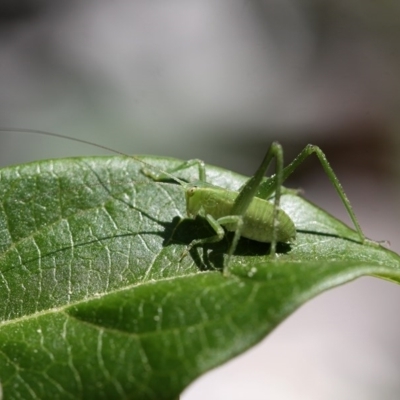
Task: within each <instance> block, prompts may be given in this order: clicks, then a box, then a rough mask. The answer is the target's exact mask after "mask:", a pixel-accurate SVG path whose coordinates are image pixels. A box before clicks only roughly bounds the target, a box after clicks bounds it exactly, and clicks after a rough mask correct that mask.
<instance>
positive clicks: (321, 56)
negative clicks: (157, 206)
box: [0, 0, 400, 400]
mask: <svg viewBox="0 0 400 400" xmlns="http://www.w3.org/2000/svg"><path fill="white" fill-rule="evenodd" d="M399 43H400V3H399V2H396V1H393V0H392V1H389V0H381V1H379V2H378V1H375V0H364V1H357V0H347V1H345V0H340V1H338V0H336V1H333V0H322V1H315V0H298V1H295V0H279V1H278V0H269V1H267V0H263V1H262V0H242V1H236V0H214V1H211V0H202V1H200V0H186V1H179V0H170V1H151V2H150V1H144V0H135V1H128V0H116V1H113V2H109V1H105V0H97V1H96V2H94V1H87V2H82V1H76V0H75V1H74V0H71V1H68V2H60V1H59V2H57V1H50V0H41V1H38V0H24V1H22V0H19V1H18V0H4V1H2V2H1V3H0V88H1V90H0V125H1V126H3V127H14V128H15V127H21V128H31V129H42V130H47V131H53V132H57V133H62V134H67V135H70V136H75V137H78V138H82V139H85V140H90V141H93V142H95V143H99V144H102V145H106V146H110V147H112V148H115V149H117V150H120V151H124V152H126V153H147V154H159V155H166V156H176V157H179V158H184V159H190V158H201V159H204V160H205V161H206V162H208V163H212V164H216V165H220V166H222V167H226V168H230V169H234V170H236V171H238V172H242V173H244V174H252V173H253V172H254V170H255V169H256V168H257V166H258V164H259V162H260V161H261V158H262V156H263V155H264V153H265V151H266V149H267V148H268V145H269V144H270V142H271V141H272V140H279V141H280V142H281V143H282V144H283V145H284V146H285V149H286V152H285V157H286V160H288V161H289V160H290V159H291V158H293V157H294V156H295V155H296V154H297V153H298V152H299V151H300V150H301V149H302V148H303V147H304V146H305V145H306V144H307V143H310V142H311V143H313V144H317V145H319V146H321V147H322V149H323V150H324V151H325V152H326V154H327V156H328V158H329V160H330V161H331V163H332V166H333V167H334V169H335V171H336V172H337V174H338V176H339V178H340V179H341V181H342V183H343V185H344V188H345V190H346V192H347V194H348V196H349V198H350V200H351V201H352V203H353V205H354V208H355V211H356V214H357V215H358V217H359V219H360V223H361V226H362V227H363V229H364V230H365V232H366V234H367V235H368V236H370V237H371V238H373V239H375V240H387V241H390V242H391V247H392V248H393V250H395V251H400V238H399V232H400V229H399V221H400V213H399V210H398V208H399V207H398V204H399V199H400V195H399V190H398V189H399V173H398V172H399V165H400V161H399V149H400V147H399V142H400V140H399V133H398V132H400V107H399V106H400V45H399ZM102 153H104V152H103V151H101V150H100V149H98V148H94V147H93V148H92V147H89V146H84V145H81V144H77V143H73V142H68V141H62V140H60V139H51V138H47V137H42V136H38V135H34V134H30V135H28V134H22V133H21V134H17V133H0V165H3V166H5V165H10V164H15V163H20V162H27V161H32V160H36V159H39V158H54V157H60V156H73V155H89V154H102ZM291 186H293V187H301V188H303V189H304V190H305V195H306V197H308V198H311V199H312V200H313V201H315V202H317V203H318V204H319V205H321V206H322V207H324V208H326V209H328V210H329V211H331V212H332V213H333V214H334V215H336V216H338V217H339V218H342V219H344V220H348V219H347V216H346V213H345V210H344V207H343V206H342V205H341V204H340V201H339V200H338V199H337V196H336V194H335V192H334V191H333V189H332V188H331V187H330V184H329V182H327V178H326V177H325V176H324V174H323V171H322V169H321V168H320V167H319V165H318V163H317V162H316V160H312V161H311V160H310V162H309V163H307V164H306V165H304V167H302V168H301V170H299V173H298V174H297V176H296V177H294V179H293V180H291ZM399 307H400V288H399V287H396V286H394V285H390V284H388V283H386V282H383V281H378V280H373V279H362V280H360V281H358V282H355V283H354V284H352V285H348V286H345V287H343V288H340V289H337V290H335V291H333V292H332V293H330V292H329V293H327V294H325V295H323V296H320V297H319V298H318V299H316V300H315V301H313V302H311V303H310V304H309V305H307V306H306V307H303V308H302V309H301V310H299V312H298V313H296V314H295V315H294V316H292V317H291V318H290V319H289V320H288V321H287V322H286V323H284V324H283V325H282V326H281V327H279V328H278V329H277V331H276V332H275V333H274V334H272V335H271V337H270V338H269V339H268V340H266V341H264V342H263V343H262V344H261V345H260V346H258V348H256V349H254V350H252V351H251V352H250V353H248V354H246V355H245V356H243V357H240V358H238V359H237V360H234V361H233V362H232V363H230V364H229V365H227V366H224V367H223V368H220V369H219V370H218V371H215V372H212V373H210V374H208V375H207V376H206V377H204V378H202V379H201V380H199V381H198V382H196V383H195V384H194V385H193V386H192V387H190V388H189V390H188V391H187V392H186V393H185V395H184V396H183V399H184V400H195V399H204V398H205V397H206V396H207V398H208V400H212V399H220V398H229V399H231V400H232V399H238V400H239V399H243V398H251V399H265V398H269V399H282V400H287V399H289V400H291V399H293V400H294V399H296V400H299V399H307V400H310V399H311V400H313V399H318V400H319V399H325V400H326V399H328V400H330V399H332V400H333V399H335V400H336V399H338V398H340V399H355V398H357V399H360V398H362V399H371V400H372V399H377V398H379V399H395V398H399V396H400V381H399V379H398V376H399V372H400V346H399V344H398V337H399V335H400V313H399Z"/></svg>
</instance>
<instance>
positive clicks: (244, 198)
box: [229, 142, 283, 257]
mask: <svg viewBox="0 0 400 400" xmlns="http://www.w3.org/2000/svg"><path fill="white" fill-rule="evenodd" d="M273 159H275V177H276V179H275V188H274V191H275V198H274V208H273V221H274V222H273V224H274V225H273V231H272V241H271V249H270V255H271V256H272V257H274V256H275V253H276V244H277V243H276V242H277V224H278V222H279V221H278V212H279V208H280V199H281V186H282V182H283V149H282V146H281V145H280V144H279V143H277V142H274V143H272V144H271V146H270V147H269V149H268V151H267V153H266V155H265V157H264V159H263V161H262V162H261V165H260V166H259V168H258V169H257V171H256V173H255V174H254V176H253V177H251V178H250V179H249V180H248V181H247V182H246V183H245V185H244V186H243V187H242V188H241V190H240V192H239V194H238V196H237V198H236V200H235V203H234V205H233V207H232V212H231V214H232V215H239V216H241V217H243V216H244V214H245V213H246V211H247V209H248V207H249V205H250V203H251V202H252V200H253V199H254V197H255V195H256V193H257V191H258V189H259V187H260V184H261V182H262V181H263V178H264V176H265V174H266V172H267V170H268V167H269V166H270V164H271V162H272V160H273ZM241 226H242V225H238V226H237V232H235V237H238V238H239V237H240V229H241ZM236 246H237V241H236V242H235V241H233V242H232V245H231V249H230V250H229V254H233V253H234V251H235V248H236Z"/></svg>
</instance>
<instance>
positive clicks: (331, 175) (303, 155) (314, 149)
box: [283, 144, 367, 243]
mask: <svg viewBox="0 0 400 400" xmlns="http://www.w3.org/2000/svg"><path fill="white" fill-rule="evenodd" d="M311 154H315V155H316V156H317V157H318V160H319V162H320V163H321V166H322V168H323V169H324V171H325V173H326V175H327V176H328V179H329V180H330V182H331V183H332V185H333V187H334V188H335V190H336V192H337V193H338V195H339V197H340V199H341V201H342V203H343V205H344V206H345V208H346V211H347V213H348V215H349V216H350V219H351V221H352V222H353V225H354V227H355V228H356V231H357V233H358V235H359V237H360V241H361V242H362V243H365V242H366V241H367V239H366V237H365V235H364V233H363V231H362V229H361V227H360V224H359V222H358V220H357V217H356V215H355V213H354V211H353V207H352V206H351V203H350V200H349V199H348V197H347V195H346V193H345V191H344V190H343V187H342V185H341V183H340V182H339V179H338V178H337V176H336V174H335V172H334V171H333V169H332V167H331V166H330V164H329V161H328V159H327V158H326V155H325V153H324V152H323V151H322V150H321V149H320V148H319V147H318V146H314V145H311V144H309V145H307V146H306V147H305V148H304V149H303V150H302V151H301V152H300V154H299V155H298V156H297V157H296V158H295V159H294V160H293V161H292V162H291V163H290V164H289V165H288V166H287V167H285V168H284V170H283V182H284V181H285V180H286V179H287V178H288V177H289V176H290V175H291V174H292V173H293V172H294V171H295V170H296V169H297V168H298V167H299V165H300V164H302V163H303V162H304V161H305V160H306V159H307V158H308V157H309V156H310V155H311Z"/></svg>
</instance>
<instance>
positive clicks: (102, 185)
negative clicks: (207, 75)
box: [0, 157, 400, 400]
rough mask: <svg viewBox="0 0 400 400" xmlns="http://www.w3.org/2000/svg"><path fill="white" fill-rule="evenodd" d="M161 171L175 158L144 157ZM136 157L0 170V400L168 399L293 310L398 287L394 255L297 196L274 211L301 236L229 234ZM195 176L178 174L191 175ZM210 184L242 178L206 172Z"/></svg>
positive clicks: (399, 261)
mask: <svg viewBox="0 0 400 400" xmlns="http://www.w3.org/2000/svg"><path fill="white" fill-rule="evenodd" d="M146 161H147V162H149V163H151V164H153V165H158V166H159V167H160V168H162V169H167V168H172V167H174V166H176V165H178V163H179V162H178V161H177V160H170V159H158V158H146ZM141 167H142V164H141V163H140V162H137V161H135V160H134V159H133V158H126V157H125V158H124V157H107V158H106V157H98V158H77V159H67V160H53V161H44V162H37V163H33V164H29V165H22V166H15V167H11V168H6V169H4V170H2V171H1V175H0V178H1V185H0V199H1V200H0V231H1V235H0V321H1V322H0V382H1V385H2V389H3V395H4V399H6V400H7V399H16V398H23V399H30V398H32V399H34V398H38V399H78V398H81V399H90V398H96V399H110V398H112V399H116V398H132V399H133V398H134V399H157V400H159V399H174V398H176V397H178V396H179V394H180V393H181V392H182V390H183V389H184V388H185V387H186V386H187V385H188V384H189V383H190V382H192V381H193V380H194V379H195V378H196V377H198V376H199V375H201V374H202V373H204V372H205V371H208V370H209V369H211V368H213V367H215V366H217V365H219V364H221V363H224V362H225V361H227V360H229V359H230V358H232V357H234V356H235V355H237V354H239V353H241V352H243V351H244V350H246V349H248V348H249V347H251V346H252V345H254V344H255V343H257V342H259V341H260V340H261V339H262V338H264V337H265V336H266V335H267V334H268V333H269V332H270V331H271V330H272V329H274V327H276V326H277V324H279V323H280V322H281V321H282V320H283V319H284V318H286V317H287V316H288V315H289V314H290V313H292V312H293V311H294V310H295V309H297V308H298V307H299V306H300V305H301V304H303V303H304V302H305V301H307V300H309V299H310V298H312V297H314V296H316V295H317V294H319V293H321V292H322V291H324V290H327V289H330V288H333V287H335V286H337V285H340V284H343V283H346V282H349V281H351V280H353V279H356V278H358V277H360V276H363V275H374V276H377V277H381V278H384V279H388V280H392V281H394V282H399V281H400V258H399V256H398V255H397V254H395V253H393V252H391V251H389V250H387V249H385V248H383V247H380V246H379V245H377V244H374V243H370V244H360V243H359V240H358V236H357V234H356V233H355V232H354V231H353V230H351V229H350V228H348V227H347V226H345V225H344V224H343V223H341V222H340V221H338V220H336V219H335V218H333V217H331V216H330V215H328V214H327V213H325V212H324V211H323V210H321V209H319V208H317V207H315V206H314V205H312V204H310V203H308V202H307V201H305V200H304V199H302V198H301V197H298V196H296V195H293V194H286V195H285V196H283V199H282V208H283V209H284V210H285V211H286V212H287V213H288V214H289V215H290V216H291V218H292V219H293V220H294V222H295V224H296V229H297V238H296V240H295V242H294V243H293V244H291V245H280V246H278V256H277V258H276V259H275V260H271V259H270V258H269V256H268V254H269V245H268V244H262V243H257V242H254V241H251V240H245V239H242V240H241V241H240V243H239V246H238V248H237V249H236V252H235V255H234V257H233V259H232V266H231V268H230V275H229V276H224V275H223V274H222V268H223V261H224V257H225V256H226V253H227V249H228V248H229V244H230V240H231V239H232V236H231V235H227V237H226V239H225V240H223V242H222V243H218V244H214V245H209V246H204V247H201V248H197V249H193V250H192V251H191V252H190V254H189V255H188V256H186V257H184V258H182V259H181V256H182V253H183V252H184V250H185V248H186V246H187V244H188V243H190V242H191V240H193V239H194V238H199V237H206V236H208V235H210V233H211V230H210V228H209V227H208V225H207V224H206V223H205V222H204V221H202V220H201V219H196V220H195V221H183V222H180V220H181V218H182V217H183V216H184V215H185V200H184V193H183V189H182V187H181V186H180V185H177V184H174V183H159V182H154V181H152V180H150V179H148V178H146V176H144V175H143V173H141ZM192 172H193V174H195V171H186V176H185V177H184V178H186V179H189V180H190V179H192V178H193V177H192V176H191V175H192ZM207 174H208V180H209V181H210V182H212V183H213V184H215V185H218V186H221V187H225V188H229V189H237V188H239V187H240V186H241V185H242V184H243V182H244V180H245V178H244V177H242V176H239V175H237V174H233V173H231V172H228V171H224V170H221V169H218V168H214V167H208V169H207Z"/></svg>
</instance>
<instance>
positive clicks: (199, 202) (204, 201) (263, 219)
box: [186, 186, 296, 243]
mask: <svg viewBox="0 0 400 400" xmlns="http://www.w3.org/2000/svg"><path fill="white" fill-rule="evenodd" d="M237 195H238V192H234V191H230V190H226V189H219V188H215V187H197V186H192V187H190V188H188V189H186V205H187V213H188V215H189V216H192V217H194V216H196V215H198V214H199V215H201V216H203V217H205V216H206V215H211V216H212V217H213V218H214V219H216V220H217V221H218V219H220V218H223V217H226V216H227V215H232V213H231V209H232V207H233V204H234V202H235V199H236V197H237ZM273 210H274V205H273V204H272V203H270V202H269V201H267V200H264V199H261V198H259V197H254V198H253V199H252V201H251V203H250V205H249V207H248V208H247V210H246V212H245V214H244V215H243V225H242V228H241V230H240V235H241V236H244V237H246V238H248V239H251V240H255V241H257V242H263V243H271V242H272V241H273V227H274V212H273ZM222 225H223V226H224V228H225V229H226V230H227V231H230V232H234V231H236V229H237V225H236V224H235V223H228V224H225V223H222ZM275 225H276V232H275V235H276V238H275V240H276V241H277V242H289V241H292V240H293V239H295V237H296V228H295V226H294V223H293V221H292V220H291V219H290V217H289V216H288V215H287V214H286V213H285V212H284V211H283V210H278V214H277V219H276V221H275Z"/></svg>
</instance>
